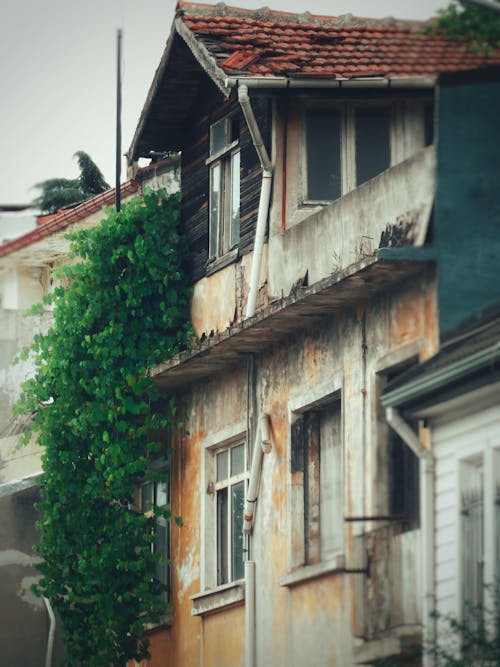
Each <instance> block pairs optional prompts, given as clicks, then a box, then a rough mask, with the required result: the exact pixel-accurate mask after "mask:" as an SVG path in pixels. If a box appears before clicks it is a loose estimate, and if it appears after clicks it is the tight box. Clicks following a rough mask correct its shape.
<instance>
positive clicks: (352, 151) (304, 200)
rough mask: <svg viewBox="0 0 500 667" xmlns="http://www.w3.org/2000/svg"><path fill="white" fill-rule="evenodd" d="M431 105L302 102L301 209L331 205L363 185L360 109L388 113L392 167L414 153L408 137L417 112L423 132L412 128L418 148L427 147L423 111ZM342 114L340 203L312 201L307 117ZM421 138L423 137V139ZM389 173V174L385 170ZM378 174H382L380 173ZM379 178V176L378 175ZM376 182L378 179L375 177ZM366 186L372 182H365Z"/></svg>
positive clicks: (417, 102)
mask: <svg viewBox="0 0 500 667" xmlns="http://www.w3.org/2000/svg"><path fill="white" fill-rule="evenodd" d="M429 104H431V102H430V101H429V100H428V99H418V100H417V99H415V100H413V99H409V100H404V99H401V98H395V97H391V98H389V99H382V98H371V99H368V100H367V99H362V98H350V99H348V100H346V99H344V100H334V101H332V100H308V101H307V102H303V103H302V105H301V110H300V146H302V147H305V150H300V158H299V169H300V178H299V182H300V184H301V185H300V189H299V192H300V193H301V195H300V199H301V202H300V205H301V206H304V207H310V206H319V205H328V204H331V203H332V202H334V201H338V199H341V198H342V197H344V196H345V195H347V194H348V193H350V192H352V191H353V190H355V189H356V188H358V187H360V185H363V183H360V185H358V184H357V177H356V120H355V116H356V110H357V109H370V108H371V109H377V108H378V109H387V110H388V112H389V166H388V167H387V169H390V168H391V167H393V166H395V165H396V164H399V163H400V162H402V161H403V160H404V159H406V158H407V157H409V156H410V155H411V154H413V153H414V152H415V146H414V144H415V140H414V139H415V138H414V137H409V136H406V135H407V133H408V132H410V125H412V124H413V125H415V109H416V108H418V109H419V112H418V114H417V116H418V123H417V125H421V128H417V129H415V127H413V128H412V131H413V132H414V133H415V132H416V134H417V135H418V137H417V140H416V144H417V145H418V146H420V144H421V148H423V147H424V144H425V141H424V124H425V118H424V108H425V107H426V106H428V105H429ZM311 110H312V111H314V110H319V111H328V110H332V111H339V112H340V175H341V183H340V196H339V197H338V199H312V198H310V197H309V192H308V147H307V113H308V112H309V111H311ZM420 135H422V136H421V137H420ZM384 171H386V170H384ZM379 173H383V171H382V172H379ZM377 175H378V174H377ZM373 178H375V177H373ZM364 182H365V183H367V182H369V181H364Z"/></svg>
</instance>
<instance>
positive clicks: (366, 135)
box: [355, 108, 391, 185]
mask: <svg viewBox="0 0 500 667" xmlns="http://www.w3.org/2000/svg"><path fill="white" fill-rule="evenodd" d="M355 113H356V184H357V185H361V183H364V182H365V181H368V180H370V178H373V177H374V176H376V175H377V174H380V172H382V171H384V170H385V169H388V168H389V167H390V164H391V151H390V138H389V137H390V133H389V130H390V112H389V110H388V109H376V108H367V109H356V112H355Z"/></svg>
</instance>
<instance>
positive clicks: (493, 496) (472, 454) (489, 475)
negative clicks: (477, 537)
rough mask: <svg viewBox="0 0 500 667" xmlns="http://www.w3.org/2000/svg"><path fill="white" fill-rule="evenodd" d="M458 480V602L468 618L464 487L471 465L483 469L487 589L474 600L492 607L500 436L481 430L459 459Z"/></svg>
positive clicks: (498, 571)
mask: <svg viewBox="0 0 500 667" xmlns="http://www.w3.org/2000/svg"><path fill="white" fill-rule="evenodd" d="M455 464H456V467H455V479H456V481H457V484H456V495H455V507H456V523H455V530H456V538H457V539H456V544H457V546H458V550H457V572H458V577H459V585H458V586H457V596H456V602H455V605H456V607H455V609H456V612H455V613H456V615H457V617H458V618H460V619H461V620H466V618H465V617H466V613H467V609H466V606H465V605H464V597H465V595H466V589H467V586H466V583H465V577H466V573H465V567H464V558H465V554H464V548H465V546H468V545H469V542H466V541H465V539H464V533H463V525H462V493H463V490H464V477H465V475H466V469H467V468H470V467H473V468H475V467H478V468H481V472H482V474H483V479H482V531H481V533H482V539H483V544H482V556H483V561H482V577H483V582H482V583H483V590H482V593H481V594H480V597H482V599H480V600H472V601H471V602H472V604H475V603H477V602H480V603H481V604H483V605H485V606H486V607H491V604H492V602H493V599H494V597H493V592H492V591H491V589H489V588H486V589H485V588H484V585H488V584H490V583H491V582H493V581H495V579H497V578H499V577H500V522H499V521H498V512H499V511H500V510H498V509H496V508H497V507H498V506H497V499H498V493H499V484H500V438H499V437H498V434H496V435H494V436H493V437H491V436H489V437H487V438H486V439H485V438H484V436H483V434H482V433H480V435H479V440H478V441H476V442H474V443H472V442H471V443H469V444H468V445H467V446H463V447H462V449H461V451H460V452H459V453H458V456H457V458H456V461H455Z"/></svg>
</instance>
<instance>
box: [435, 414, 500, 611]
mask: <svg viewBox="0 0 500 667" xmlns="http://www.w3.org/2000/svg"><path fill="white" fill-rule="evenodd" d="M499 421H500V413H499V408H498V407H495V408H490V409H488V410H485V411H482V412H478V413H475V414H472V415H469V416H465V417H462V418H460V419H456V420H453V421H451V422H447V423H445V424H440V425H436V427H435V428H434V429H433V437H432V440H433V448H434V454H435V457H436V485H435V490H436V495H435V536H436V537H435V559H436V560H435V565H436V606H437V608H438V610H439V611H440V613H443V614H447V613H452V614H460V611H461V600H460V590H461V587H460V559H459V554H460V549H461V547H460V526H459V518H460V513H459V488H458V485H459V464H460V459H463V458H466V457H470V456H472V455H475V454H479V453H481V452H484V451H485V446H487V444H488V442H489V440H490V438H491V437H492V435H493V434H495V433H498V424H499Z"/></svg>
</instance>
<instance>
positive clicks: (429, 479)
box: [386, 407, 436, 667]
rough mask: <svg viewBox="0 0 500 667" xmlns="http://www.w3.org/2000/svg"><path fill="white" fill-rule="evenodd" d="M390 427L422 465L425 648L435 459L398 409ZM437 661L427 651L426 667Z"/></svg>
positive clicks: (431, 627) (429, 638)
mask: <svg viewBox="0 0 500 667" xmlns="http://www.w3.org/2000/svg"><path fill="white" fill-rule="evenodd" d="M386 419H387V423H388V424H389V426H390V427H391V428H392V429H394V431H396V433H397V434H398V435H399V437H400V438H401V439H402V440H403V441H404V442H405V443H406V444H407V445H408V447H409V448H410V449H411V450H412V452H413V453H414V454H415V456H417V457H418V459H419V465H420V516H421V522H422V524H421V525H422V624H423V646H424V647H426V646H429V645H431V644H432V643H433V641H434V638H435V633H436V621H435V619H434V618H433V617H432V616H431V614H432V612H433V611H434V608H435V586H434V457H433V455H432V453H431V452H430V451H429V449H426V448H425V447H423V446H422V444H421V442H420V440H419V438H418V436H417V434H416V433H415V431H414V430H413V429H412V428H411V426H410V425H409V424H408V422H406V421H405V420H404V419H403V417H402V416H401V415H400V413H399V412H398V411H397V410H396V408H390V407H388V408H386ZM433 664H434V659H433V657H432V656H431V655H429V654H428V653H426V652H424V655H423V665H424V667H432V665H433Z"/></svg>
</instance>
